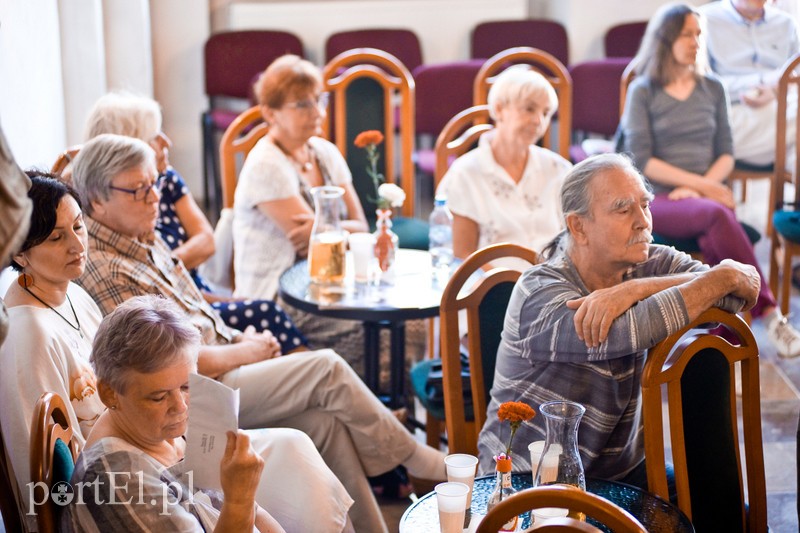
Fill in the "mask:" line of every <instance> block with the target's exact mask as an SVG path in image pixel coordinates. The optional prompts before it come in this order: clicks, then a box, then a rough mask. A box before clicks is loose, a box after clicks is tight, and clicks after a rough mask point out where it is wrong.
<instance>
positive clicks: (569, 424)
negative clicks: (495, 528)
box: [533, 401, 586, 490]
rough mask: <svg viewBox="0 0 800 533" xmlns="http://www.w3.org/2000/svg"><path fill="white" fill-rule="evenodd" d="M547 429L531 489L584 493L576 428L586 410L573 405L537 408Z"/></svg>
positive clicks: (555, 403) (565, 403) (584, 480)
mask: <svg viewBox="0 0 800 533" xmlns="http://www.w3.org/2000/svg"><path fill="white" fill-rule="evenodd" d="M539 412H540V413H541V414H542V415H544V417H545V423H546V428H547V434H546V440H545V444H544V449H543V450H542V455H541V458H540V459H539V469H538V471H537V472H536V478H535V479H534V480H533V486H534V487H536V486H539V485H552V484H555V483H559V484H562V485H572V486H573V487H578V488H579V489H581V490H586V477H585V475H584V472H583V463H582V462H581V456H580V454H579V453H578V425H579V424H580V422H581V417H582V416H583V413H585V412H586V408H585V407H583V406H582V405H581V404H579V403H575V402H566V401H558V402H547V403H543V404H542V405H541V406H539Z"/></svg>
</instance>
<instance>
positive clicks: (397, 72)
mask: <svg viewBox="0 0 800 533" xmlns="http://www.w3.org/2000/svg"><path fill="white" fill-rule="evenodd" d="M322 78H323V83H324V84H325V90H326V91H328V92H330V93H331V99H332V105H333V109H332V110H331V112H330V113H329V115H328V120H327V121H326V122H325V123H324V127H323V129H324V130H325V134H326V136H327V137H328V138H332V139H333V141H334V142H335V143H336V146H337V147H338V148H339V151H340V152H341V153H342V155H343V156H344V157H345V159H346V160H347V162H348V164H349V166H350V169H351V171H352V172H353V178H354V185H355V186H356V190H359V184H358V183H357V182H356V177H357V173H358V172H360V171H361V170H362V169H364V168H365V167H366V152H365V151H364V150H362V149H357V148H355V147H354V146H353V140H354V139H355V137H356V136H357V135H358V134H359V133H361V131H363V130H367V129H374V130H380V131H382V132H383V136H384V139H385V140H384V142H383V144H382V145H381V148H382V150H383V154H384V155H385V157H383V158H382V161H383V163H384V175H385V177H386V181H387V182H389V183H398V184H399V185H400V186H401V187H402V188H403V190H404V191H405V193H406V201H405V203H404V204H403V216H406V217H412V216H414V201H415V198H416V196H415V186H416V183H415V181H416V180H415V172H414V160H413V154H414V78H412V77H411V73H410V72H409V70H408V69H407V68H406V67H405V66H404V65H403V64H402V63H401V62H400V61H399V60H398V59H397V58H396V57H395V56H393V55H391V54H389V53H387V52H383V51H381V50H377V49H375V48H357V49H354V50H348V51H346V52H343V53H341V54H339V55H338V56H336V57H334V58H333V59H332V60H331V61H330V62H328V64H327V65H325V68H324V69H323V71H322ZM359 84H360V85H361V86H360V87H357V85H359ZM351 88H353V89H359V90H364V91H366V93H362V95H366V96H365V97H364V98H359V95H358V94H355V93H354V92H351V91H349V89H351ZM375 91H377V94H378V95H379V96H378V97H377V98H375V97H374V96H375V94H376V92H375ZM368 100H369V101H368ZM356 106H357V107H356ZM348 107H352V108H354V110H353V111H351V112H350V113H349V114H348ZM331 122H333V125H331ZM356 123H357V124H359V127H358V128H353V127H351V126H352V125H353V124H356ZM331 133H332V135H331ZM398 137H399V138H400V154H399V157H398V156H397V155H396V154H395V151H396V150H395V147H396V145H397V142H396V140H397V138H398ZM359 196H360V197H361V199H362V204H367V203H369V202H365V196H369V195H364V194H363V193H360V194H359ZM372 196H374V192H373V193H372Z"/></svg>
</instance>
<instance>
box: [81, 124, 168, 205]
mask: <svg viewBox="0 0 800 533" xmlns="http://www.w3.org/2000/svg"><path fill="white" fill-rule="evenodd" d="M149 165H152V166H153V168H155V165H156V155H155V152H154V151H153V149H152V148H150V145H148V144H147V143H146V142H144V141H140V140H139V139H134V138H133V137H123V136H122V135H113V134H110V133H106V134H103V135H98V136H97V137H95V138H94V139H91V140H90V141H89V142H87V143H86V144H84V145H83V147H82V148H81V151H80V152H78V155H77V156H76V157H75V161H74V162H73V168H72V185H73V186H74V187H75V190H77V191H78V194H79V195H80V197H81V202H82V203H83V209H84V210H85V211H86V213H87V214H88V215H91V214H92V211H93V208H92V202H94V201H97V200H104V201H105V200H108V198H109V197H110V194H111V189H110V188H109V186H110V185H111V180H113V179H114V178H115V177H116V176H118V175H119V174H121V173H123V172H126V171H128V170H131V169H135V168H143V167H145V166H149Z"/></svg>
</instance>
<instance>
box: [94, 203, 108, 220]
mask: <svg viewBox="0 0 800 533" xmlns="http://www.w3.org/2000/svg"><path fill="white" fill-rule="evenodd" d="M90 204H91V206H92V214H91V217H92V218H98V217H97V215H100V216H103V215H105V214H106V212H107V209H106V207H105V203H104V202H101V201H99V200H92V201H91V202H90Z"/></svg>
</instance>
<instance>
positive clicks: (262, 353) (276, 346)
mask: <svg viewBox="0 0 800 533" xmlns="http://www.w3.org/2000/svg"><path fill="white" fill-rule="evenodd" d="M236 343H237V344H238V345H239V347H240V348H241V349H242V350H244V351H245V353H247V354H248V356H249V357H248V359H249V361H248V362H249V363H257V362H259V361H265V360H267V359H272V358H273V357H280V355H281V345H280V343H279V342H278V339H276V338H275V336H274V335H273V334H272V332H271V331H269V330H264V331H262V332H261V333H259V332H257V331H256V329H255V328H254V327H253V326H247V328H246V329H245V330H244V331H243V332H242V335H241V336H240V337H239V338H238V339H237V340H236Z"/></svg>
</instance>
